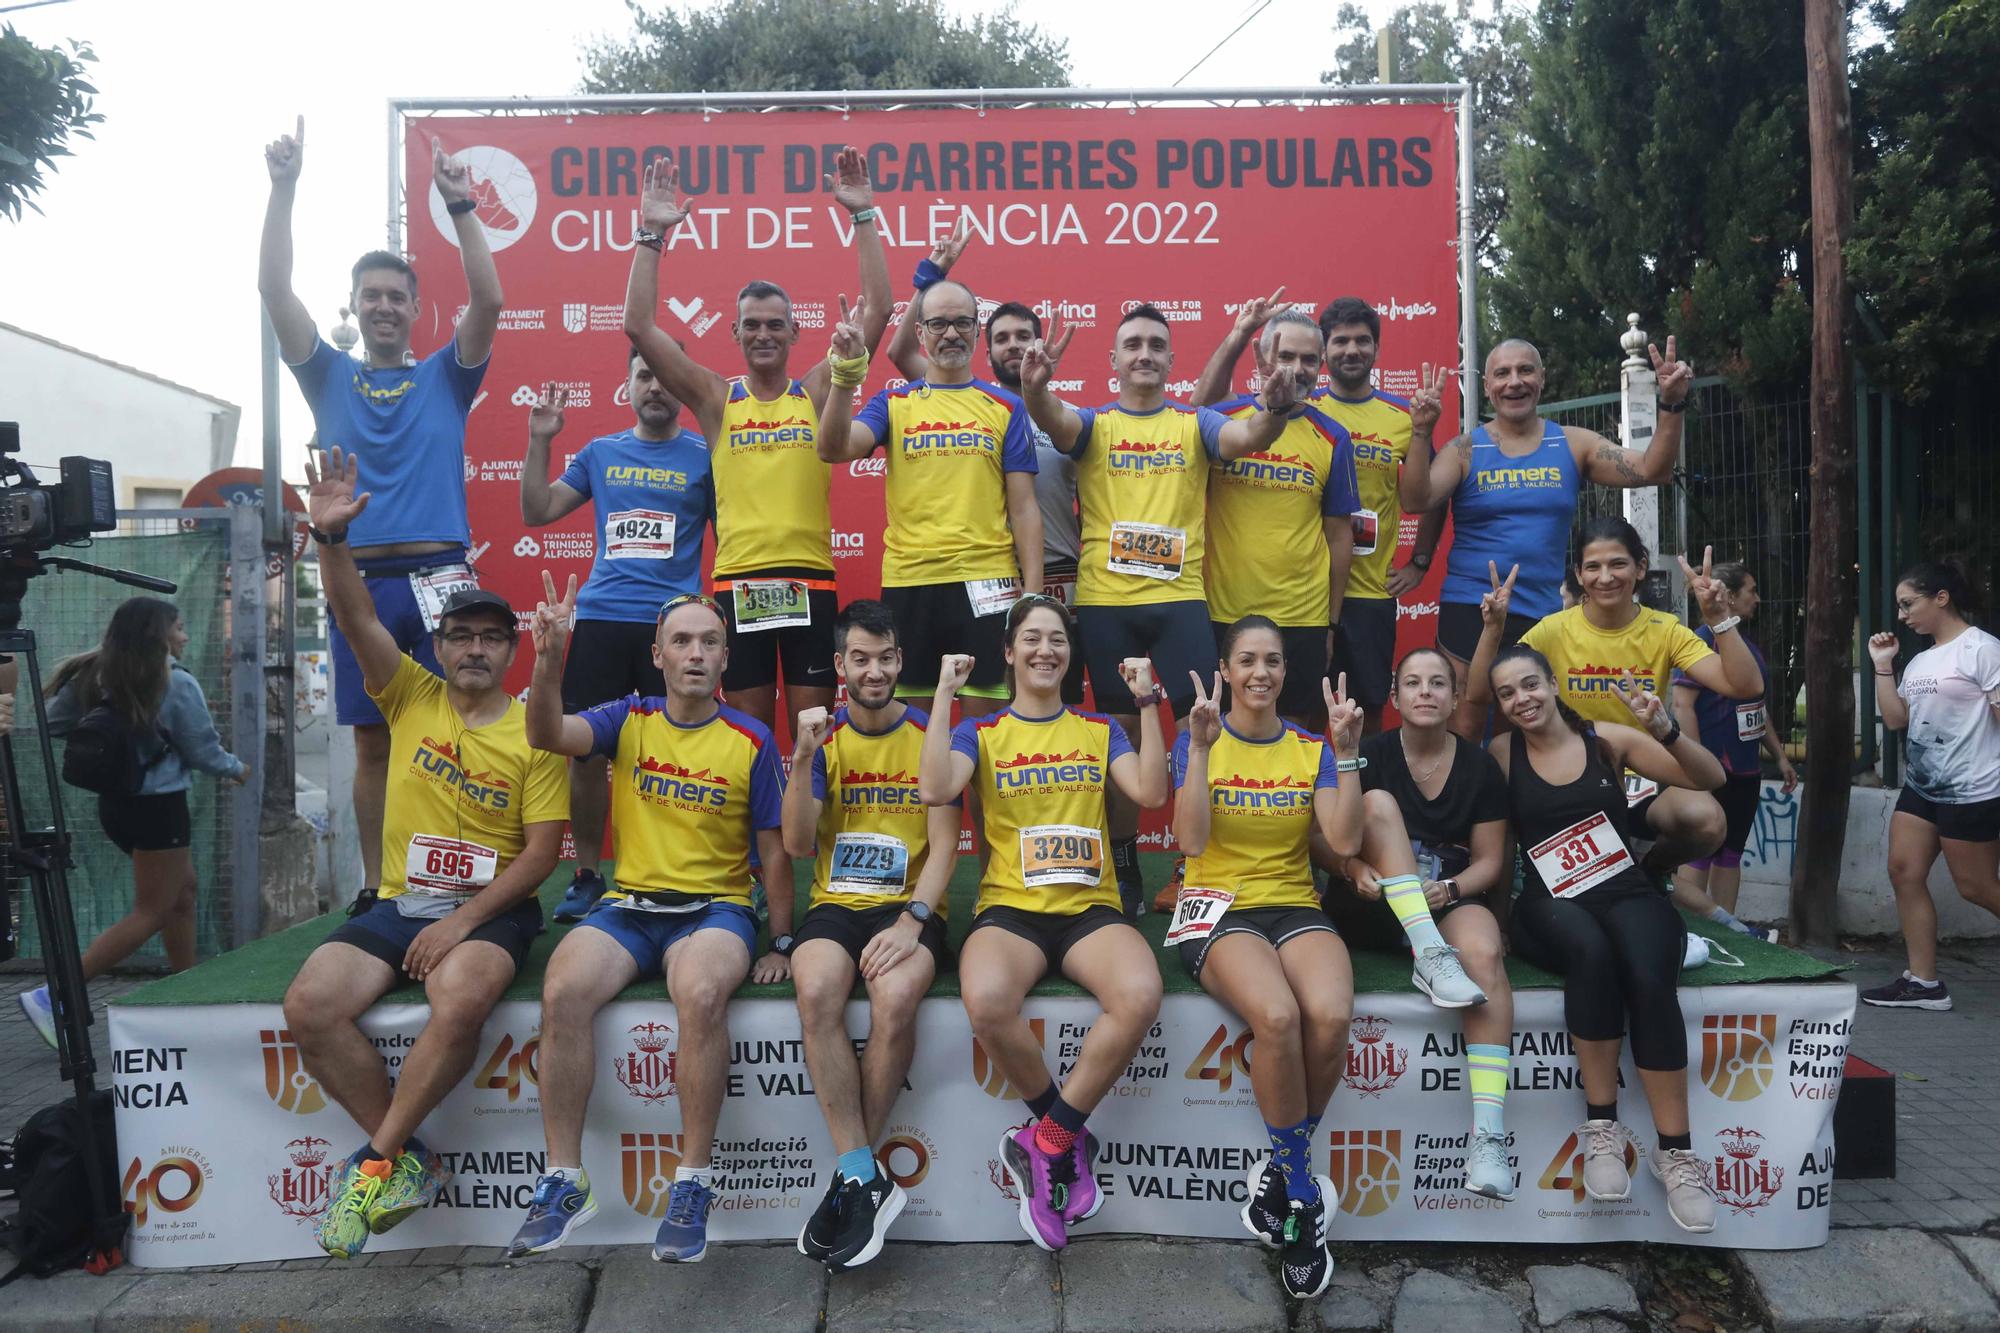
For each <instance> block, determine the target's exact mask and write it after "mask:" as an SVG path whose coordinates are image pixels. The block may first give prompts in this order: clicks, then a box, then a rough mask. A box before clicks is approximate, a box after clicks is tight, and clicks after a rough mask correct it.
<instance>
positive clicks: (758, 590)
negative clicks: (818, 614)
mask: <svg viewBox="0 0 2000 1333" xmlns="http://www.w3.org/2000/svg"><path fill="white" fill-rule="evenodd" d="M735 591H736V632H737V633H739V634H749V633H752V632H754V631H756V630H760V629H788V628H790V627H791V626H793V625H810V624H812V600H811V598H809V597H808V596H807V595H806V585H805V584H804V583H803V582H801V581H800V580H798V579H738V580H736V589H735Z"/></svg>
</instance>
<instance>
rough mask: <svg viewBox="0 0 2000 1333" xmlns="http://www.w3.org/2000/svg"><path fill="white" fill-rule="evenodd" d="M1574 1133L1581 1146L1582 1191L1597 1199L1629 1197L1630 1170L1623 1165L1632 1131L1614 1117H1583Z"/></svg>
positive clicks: (1599, 1201)
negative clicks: (1594, 1118) (1587, 1118)
mask: <svg viewBox="0 0 2000 1333" xmlns="http://www.w3.org/2000/svg"><path fill="white" fill-rule="evenodd" d="M1576 1136H1577V1142H1578V1144H1579V1145H1580V1146H1581V1147H1582V1148H1583V1192H1584V1193H1585V1194H1587V1195H1589V1196H1590V1197H1591V1198H1592V1199H1595V1200H1596V1201H1597V1202H1598V1203H1623V1202H1625V1200H1627V1199H1629V1198H1631V1197H1632V1173H1631V1172H1630V1171H1628V1170H1627V1169H1626V1167H1625V1149H1626V1147H1627V1146H1628V1145H1629V1144H1630V1143H1631V1142H1632V1132H1631V1131H1630V1130H1628V1129H1626V1128H1625V1126H1623V1125H1621V1124H1619V1123H1618V1122H1617V1121H1616V1120H1586V1121H1584V1122H1583V1128H1582V1129H1579V1130H1578V1131H1577V1134H1576Z"/></svg>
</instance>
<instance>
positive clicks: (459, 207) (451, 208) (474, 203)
mask: <svg viewBox="0 0 2000 1333" xmlns="http://www.w3.org/2000/svg"><path fill="white" fill-rule="evenodd" d="M477 207H479V201H478V200H477V199H454V200H452V201H451V202H450V203H448V204H446V205H445V206H444V211H445V212H447V213H449V214H451V215H452V216H453V217H458V216H460V215H461V214H464V213H470V212H471V211H472V210H473V209H475V208H477Z"/></svg>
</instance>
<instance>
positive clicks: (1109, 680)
mask: <svg viewBox="0 0 2000 1333" xmlns="http://www.w3.org/2000/svg"><path fill="white" fill-rule="evenodd" d="M1076 618H1077V621H1078V623H1079V626H1080V627H1081V629H1082V631H1083V653H1084V658H1085V665H1086V666H1088V667H1089V668H1090V690H1091V694H1092V695H1093V696H1094V697H1095V698H1096V700H1097V710H1098V711H1099V712H1100V713H1111V714H1114V715H1116V716H1119V717H1130V716H1131V715H1132V714H1134V713H1137V712H1138V711H1139V705H1138V704H1136V703H1134V702H1132V691H1130V690H1128V689H1126V688H1125V678H1124V677H1123V676H1121V675H1119V674H1118V667H1119V664H1120V663H1122V662H1123V661H1124V660H1125V659H1126V658H1128V657H1145V658H1150V659H1151V660H1152V663H1153V679H1154V680H1155V681H1157V682H1158V683H1159V686H1160V688H1161V689H1162V690H1164V691H1166V695H1167V702H1168V703H1169V704H1171V705H1173V710H1174V716H1175V717H1186V716H1187V715H1188V709H1190V708H1192V707H1194V681H1193V680H1192V679H1191V678H1190V677H1189V676H1188V672H1190V671H1199V672H1200V673H1201V675H1202V679H1203V680H1207V679H1209V678H1210V677H1211V676H1213V675H1214V674H1215V670H1216V661H1217V655H1216V651H1215V632H1214V631H1213V630H1212V629H1210V628H1209V619H1208V603H1206V602H1153V603H1151V604H1150V605H1146V606H1080V607H1078V608H1077V611H1076Z"/></svg>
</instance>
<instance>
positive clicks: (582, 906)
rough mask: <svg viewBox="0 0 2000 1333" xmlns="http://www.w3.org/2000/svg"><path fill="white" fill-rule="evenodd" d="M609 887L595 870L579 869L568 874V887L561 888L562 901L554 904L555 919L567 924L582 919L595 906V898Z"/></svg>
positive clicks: (599, 896) (601, 895)
mask: <svg viewBox="0 0 2000 1333" xmlns="http://www.w3.org/2000/svg"><path fill="white" fill-rule="evenodd" d="M607 887H609V886H608V885H606V884H605V882H604V878H603V876H601V875H599V874H598V873H597V872H596V871H595V870H579V871H577V872H576V873H575V874H574V875H571V876H570V880H569V887H568V888H567V889H564V890H563V896H562V901H561V902H559V903H557V904H556V910H555V912H554V913H553V915H554V917H555V919H556V920H558V921H560V922H562V923H563V924H565V925H568V924H570V923H572V922H577V921H581V920H583V918H584V917H585V916H587V915H589V913H590V909H591V908H593V907H595V906H597V900H598V899H599V898H602V897H603V896H604V890H605V889H606V888H607Z"/></svg>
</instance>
